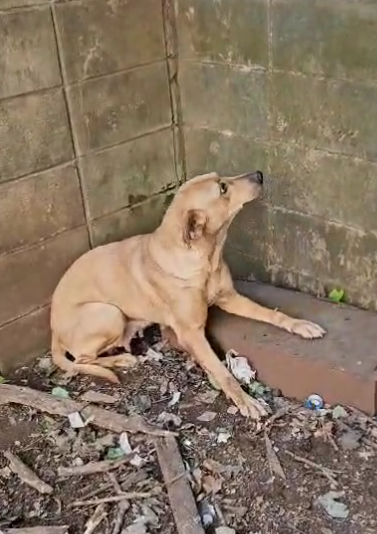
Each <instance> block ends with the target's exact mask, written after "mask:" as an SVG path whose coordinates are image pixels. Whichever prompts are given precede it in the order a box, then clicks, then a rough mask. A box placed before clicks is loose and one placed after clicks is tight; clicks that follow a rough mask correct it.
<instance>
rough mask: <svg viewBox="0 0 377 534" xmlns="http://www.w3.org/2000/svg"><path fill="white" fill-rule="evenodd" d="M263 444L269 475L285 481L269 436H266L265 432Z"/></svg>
mask: <svg viewBox="0 0 377 534" xmlns="http://www.w3.org/2000/svg"><path fill="white" fill-rule="evenodd" d="M264 439H265V443H266V453H267V460H268V464H269V467H270V472H271V475H277V476H279V477H280V478H282V479H283V480H286V476H285V473H284V470H283V467H282V465H281V463H280V460H279V458H278V455H277V454H276V452H275V449H274V447H273V445H272V443H271V440H270V438H269V436H268V435H267V432H266V433H265V435H264Z"/></svg>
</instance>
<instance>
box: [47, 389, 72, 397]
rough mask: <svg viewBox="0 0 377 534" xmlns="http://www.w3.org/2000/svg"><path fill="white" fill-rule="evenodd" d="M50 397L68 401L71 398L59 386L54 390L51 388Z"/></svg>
mask: <svg viewBox="0 0 377 534" xmlns="http://www.w3.org/2000/svg"><path fill="white" fill-rule="evenodd" d="M51 395H53V396H54V397H57V398H58V399H70V398H71V395H70V394H69V391H68V390H67V389H65V388H62V387H60V386H56V388H53V389H52V391H51Z"/></svg>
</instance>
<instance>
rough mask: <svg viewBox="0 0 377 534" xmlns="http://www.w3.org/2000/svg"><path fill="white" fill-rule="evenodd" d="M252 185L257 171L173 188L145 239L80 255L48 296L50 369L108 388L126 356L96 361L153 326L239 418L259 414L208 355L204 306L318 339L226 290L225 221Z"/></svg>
mask: <svg viewBox="0 0 377 534" xmlns="http://www.w3.org/2000/svg"><path fill="white" fill-rule="evenodd" d="M262 184H263V175H262V173H261V172H259V171H257V172H255V173H252V174H245V175H241V176H236V177H231V178H219V177H218V175H217V174H215V173H211V174H206V175H203V176H198V177H196V178H194V179H192V180H190V181H188V182H187V183H185V184H184V185H182V186H181V187H180V189H179V190H178V192H177V194H176V195H175V197H174V199H173V202H172V203H171V205H170V206H169V208H168V210H167V212H166V214H165V216H164V219H163V221H162V223H161V225H160V226H159V227H158V228H157V229H156V230H155V232H153V233H151V234H147V235H139V236H135V237H131V238H129V239H125V240H124V241H120V242H117V243H111V244H109V245H104V246H101V247H98V248H95V249H93V250H90V251H89V252H87V253H86V254H84V255H83V256H81V257H80V258H79V259H78V260H77V261H76V262H75V263H74V264H73V265H72V266H71V267H70V268H69V269H68V271H67V272H66V273H65V275H64V276H63V278H62V279H61V281H60V283H59V285H58V286H57V288H56V290H55V293H54V295H53V298H52V307H51V329H52V355H53V360H54V362H55V363H56V364H57V365H58V366H59V367H61V368H62V369H64V370H66V371H68V372H70V373H74V374H76V373H83V374H92V375H95V376H99V377H103V378H107V379H109V380H111V381H113V382H118V378H117V377H116V375H115V374H114V373H113V372H112V371H110V369H108V368H109V367H117V366H124V367H128V366H132V365H134V364H135V363H136V358H135V357H134V356H132V355H131V354H127V353H126V354H124V355H119V356H103V357H101V358H99V357H98V356H99V355H100V354H101V353H104V352H106V351H108V350H109V349H112V348H114V347H119V346H122V347H124V348H125V350H126V351H129V343H130V340H131V338H132V337H133V336H134V335H135V333H136V332H137V331H138V330H140V329H141V328H142V327H144V326H146V325H147V324H150V323H159V324H160V325H162V326H163V327H170V328H171V329H172V330H173V331H174V332H175V334H176V336H177V339H178V342H179V344H180V345H181V346H182V347H184V348H185V349H186V350H187V351H188V352H189V353H190V354H191V356H192V357H193V358H194V359H195V360H196V361H197V362H198V363H199V364H200V365H201V366H202V367H203V369H204V370H205V371H206V372H207V374H208V375H209V377H210V379H211V381H212V382H215V383H216V384H217V385H218V386H219V387H220V388H221V389H222V390H223V391H224V393H225V394H226V396H227V397H229V398H230V399H231V400H233V402H234V403H235V404H236V406H238V408H239V409H240V411H241V412H242V413H243V414H244V415H249V416H252V417H255V418H257V417H259V416H260V415H263V414H264V413H265V412H264V408H262V407H261V406H260V405H259V404H258V403H257V402H256V401H255V400H253V399H252V398H250V397H249V396H248V395H247V394H246V393H245V392H244V391H243V390H242V388H241V387H240V385H239V384H238V382H237V381H236V380H235V378H234V377H233V376H232V375H231V374H230V372H229V371H228V370H227V369H226V367H225V366H224V365H223V364H222V363H221V362H220V360H219V359H218V358H217V356H216V354H215V353H214V352H213V350H212V348H211V347H210V345H209V343H208V341H207V339H206V337H205V334H204V328H205V324H206V321H207V313H208V307H209V306H211V305H216V306H219V307H220V308H222V309H223V310H225V311H227V312H229V313H233V314H236V315H241V316H243V317H248V318H250V319H255V320H257V321H263V322H266V323H271V324H273V325H275V326H278V327H280V328H284V329H285V330H288V332H292V333H294V334H298V335H300V336H302V337H304V338H308V339H312V338H319V337H322V336H323V335H324V334H325V331H324V330H323V328H321V327H320V326H318V325H316V324H314V323H311V322H309V321H302V320H299V319H293V318H292V317H289V316H287V315H285V314H283V313H281V312H279V311H274V310H270V309H268V308H265V307H263V306H260V305H258V304H256V303H254V302H252V301H251V300H249V299H247V298H245V297H243V296H241V295H239V294H238V293H237V292H236V290H235V289H234V287H233V283H232V278H231V275H230V272H229V269H228V267H227V265H226V264H225V262H224V260H223V257H222V250H223V245H224V242H225V239H226V235H227V231H228V228H229V225H230V223H231V222H232V220H233V219H234V217H235V215H236V214H237V213H238V212H239V211H240V210H241V208H242V207H243V205H244V204H245V203H246V202H249V201H251V200H253V199H255V198H257V197H258V196H259V194H260V193H261V190H262ZM66 352H69V353H70V354H71V355H72V356H73V358H74V361H73V362H72V361H70V360H69V359H68V358H67V357H66Z"/></svg>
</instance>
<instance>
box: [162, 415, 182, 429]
mask: <svg viewBox="0 0 377 534" xmlns="http://www.w3.org/2000/svg"><path fill="white" fill-rule="evenodd" d="M157 423H159V424H165V425H167V424H169V423H171V424H172V425H174V426H176V427H178V426H181V424H182V419H181V418H180V417H179V416H178V415H175V414H174V413H168V412H161V413H160V415H159V416H158V418H157Z"/></svg>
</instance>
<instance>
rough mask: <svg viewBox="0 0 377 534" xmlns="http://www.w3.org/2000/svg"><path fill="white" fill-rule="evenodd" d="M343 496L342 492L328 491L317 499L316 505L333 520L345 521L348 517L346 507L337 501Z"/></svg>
mask: <svg viewBox="0 0 377 534" xmlns="http://www.w3.org/2000/svg"><path fill="white" fill-rule="evenodd" d="M344 495H345V492H344V491H329V492H328V493H325V494H324V495H321V496H320V497H318V499H317V500H316V503H317V504H319V505H321V506H322V507H323V508H324V509H325V510H326V512H327V513H328V515H329V516H331V517H333V518H334V519H347V517H348V516H349V510H348V508H347V505H346V504H344V503H342V502H339V501H338V499H340V498H341V497H343V496H344Z"/></svg>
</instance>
